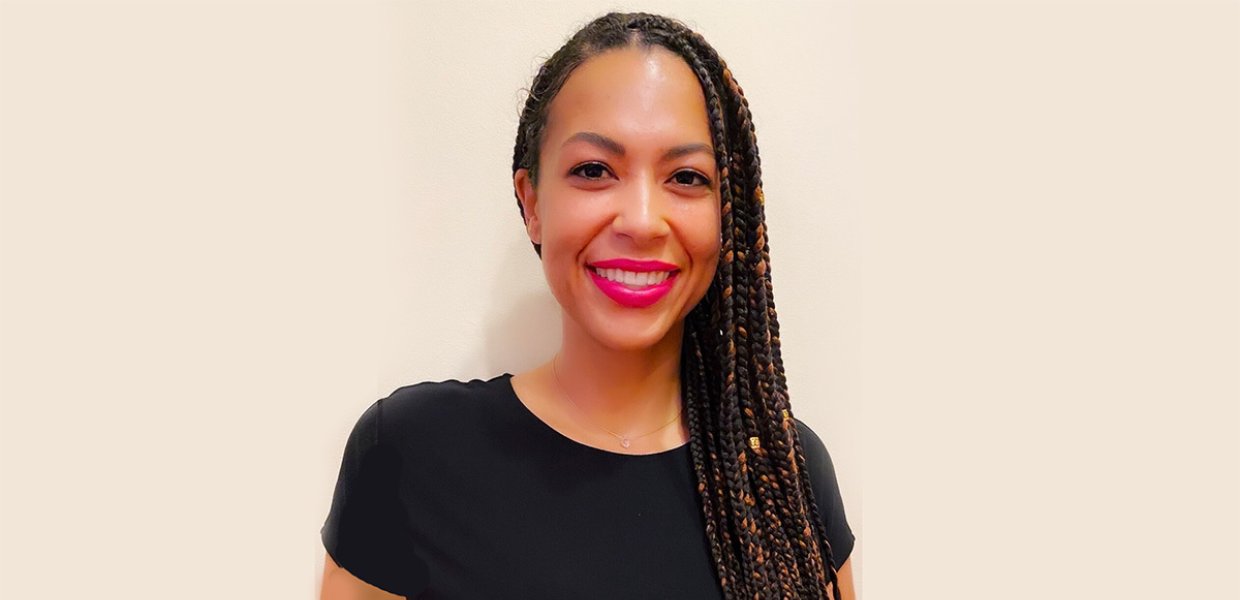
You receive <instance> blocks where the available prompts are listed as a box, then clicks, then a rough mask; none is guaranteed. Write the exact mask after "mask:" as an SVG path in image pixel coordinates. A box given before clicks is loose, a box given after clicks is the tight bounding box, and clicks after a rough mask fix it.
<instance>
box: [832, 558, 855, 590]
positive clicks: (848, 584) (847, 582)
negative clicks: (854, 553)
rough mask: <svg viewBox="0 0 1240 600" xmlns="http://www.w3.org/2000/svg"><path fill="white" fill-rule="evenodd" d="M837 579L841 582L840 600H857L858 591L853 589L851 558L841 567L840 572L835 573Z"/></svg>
mask: <svg viewBox="0 0 1240 600" xmlns="http://www.w3.org/2000/svg"><path fill="white" fill-rule="evenodd" d="M835 579H836V580H837V581H839V582H840V598H843V599H844V600H857V591H856V590H855V589H853V576H852V558H851V557H850V558H849V559H848V560H846V561H844V564H842V565H840V570H839V571H837V572H836V573H835Z"/></svg>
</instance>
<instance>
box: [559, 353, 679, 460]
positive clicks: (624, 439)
mask: <svg viewBox="0 0 1240 600" xmlns="http://www.w3.org/2000/svg"><path fill="white" fill-rule="evenodd" d="M559 357H560V355H559V354H558V353H557V354H556V355H555V357H553V358H552V359H551V372H552V374H554V375H555V383H556V385H557V386H559V388H560V391H561V392H563V393H564V397H565V398H568V401H569V402H571V403H572V405H573V407H575V408H576V409H577V410H579V411H581V413H582V414H586V411H585V410H584V409H582V408H581V405H580V404H577V401H576V400H573V397H572V396H570V395H569V393H568V390H566V389H564V384H563V383H562V382H561V381H560V373H559V371H558V370H557V369H556V366H555V365H556V359H558V358H559ZM683 412H684V409H683V408H682V409H681V410H680V411H677V412H676V415H675V416H673V417H672V420H671V421H668V422H666V423H664V424H663V425H662V426H660V427H659V428H658V429H655V430H653V431H647V432H646V433H643V434H641V435H634V436H627V435H620V434H618V433H616V432H614V431H612V430H610V429H607V428H606V427H603V426H602V425H599V424H597V423H594V425H595V426H596V427H598V428H599V429H602V430H603V431H606V432H607V433H610V434H611V435H612V436H614V437H615V438H616V439H618V440H620V445H621V446H623V447H625V448H628V447H629V446H630V445H631V444H632V443H633V440H636V439H640V438H644V437H646V436H648V435H651V434H654V433H658V432H660V431H663V430H664V429H666V428H667V426H668V425H671V424H672V423H675V422H676V421H677V420H678V419H680V415H681V414H682V413H683ZM587 416H588V415H587Z"/></svg>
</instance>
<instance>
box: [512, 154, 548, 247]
mask: <svg viewBox="0 0 1240 600" xmlns="http://www.w3.org/2000/svg"><path fill="white" fill-rule="evenodd" d="M512 187H513V188H515V189H516V191H517V199H518V200H519V201H520V202H521V210H522V212H523V213H524V214H525V230H526V232H527V233H529V236H530V241H531V242H534V243H535V244H541V243H542V221H541V220H540V219H539V218H538V192H537V190H536V189H535V188H534V182H533V181H532V180H531V179H530V172H529V169H517V172H516V173H513V175H512Z"/></svg>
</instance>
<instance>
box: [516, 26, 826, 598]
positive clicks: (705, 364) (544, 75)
mask: <svg viewBox="0 0 1240 600" xmlns="http://www.w3.org/2000/svg"><path fill="white" fill-rule="evenodd" d="M635 44H636V45H643V46H649V45H660V46H663V47H665V48H667V49H669V50H671V51H673V52H675V53H677V54H678V55H679V56H681V57H682V58H683V59H684V60H685V62H686V63H687V64H688V65H689V67H690V68H691V69H692V71H693V72H694V74H695V76H696V77H697V78H698V81H699V83H700V84H701V86H702V91H703V95H704V96H705V98H706V112H707V116H708V120H709V125H710V131H711V136H712V142H713V144H714V149H715V155H716V156H715V158H716V162H717V164H718V167H719V192H720V213H721V217H720V232H721V237H722V244H721V248H720V258H719V263H718V268H717V272H716V276H715V280H714V281H713V282H712V283H711V286H710V289H709V290H708V291H707V293H706V296H705V297H704V298H703V299H702V301H701V302H699V304H698V305H697V306H695V307H694V309H693V310H692V311H691V312H690V314H689V316H688V317H687V318H686V319H685V322H684V329H685V331H684V337H683V339H684V341H683V346H682V349H681V392H682V397H683V398H684V399H685V408H686V420H687V426H688V428H689V433H690V441H689V445H690V451H691V456H692V461H693V471H694V475H695V477H696V479H697V482H698V487H697V491H698V495H699V498H700V500H701V502H702V515H703V517H704V522H705V537H706V540H707V542H708V544H709V546H710V551H711V557H712V559H713V560H714V563H715V569H716V575H717V576H718V580H719V584H720V586H721V589H722V591H723V593H724V596H725V597H726V598H755V599H761V598H823V597H827V594H828V590H830V597H833V598H834V599H835V600H839V598H840V590H839V589H838V588H839V586H838V580H837V576H836V571H835V567H834V564H833V562H832V554H831V547H830V543H829V542H828V540H827V537H826V531H825V528H824V527H823V524H822V520H821V517H820V514H819V511H818V508H817V505H816V503H815V499H814V495H813V489H812V487H811V485H810V481H809V473H808V469H807V468H806V463H805V455H804V450H803V448H802V446H801V443H800V440H799V436H798V434H797V429H796V427H795V426H794V421H793V419H792V417H791V407H790V405H789V402H788V393H787V379H786V377H785V374H784V365H783V359H782V356H781V354H780V340H779V322H778V318H777V315H776V312H775V302H774V294H773V286H772V280H771V269H770V245H769V242H768V241H767V236H766V216H765V211H764V208H763V207H764V203H765V199H764V197H763V194H762V174H761V163H760V160H759V157H758V147H757V137H756V133H755V129H754V125H753V120H752V116H751V114H750V112H749V103H748V100H746V98H745V96H744V93H743V90H742V89H741V87H740V85H739V84H738V83H737V82H736V80H735V78H734V77H733V76H732V73H731V71H730V70H729V69H728V68H727V65H726V64H725V63H724V61H723V60H722V59H721V58H720V57H719V55H718V54H717V53H716V52H715V51H714V49H713V48H711V46H710V45H709V44H708V43H707V42H706V40H705V39H703V38H702V36H701V35H699V34H697V33H695V32H693V31H691V30H689V29H688V28H686V27H685V26H684V25H683V24H681V23H680V22H678V21H675V20H672V19H668V18H665V17H661V16H658V15H651V14H646V13H633V14H621V13H610V14H607V15H604V16H603V17H600V18H598V19H595V20H594V21H592V22H591V23H590V24H588V25H586V26H585V27H583V28H582V29H581V30H580V31H578V32H577V33H576V34H574V36H573V37H572V38H570V39H569V41H568V42H566V43H565V45H564V46H563V47H561V48H560V49H559V50H558V51H557V52H556V53H555V54H554V55H552V57H551V58H549V59H547V61H546V63H544V65H543V66H542V68H541V69H540V70H539V72H538V75H537V77H536V78H535V80H534V83H533V84H532V85H531V88H530V94H529V97H528V98H527V100H526V103H525V106H524V109H523V110H522V113H521V120H520V125H519V127H518V131H517V140H516V144H515V147H514V151H513V172H514V173H516V171H517V170H518V169H522V168H524V169H528V170H529V172H530V178H531V180H535V181H536V178H537V173H538V172H537V167H538V152H539V149H540V147H541V141H542V140H541V138H542V130H543V127H544V126H545V123H546V119H547V114H548V111H549V107H550V103H551V100H552V98H553V97H554V96H555V94H556V93H557V92H558V91H559V89H560V87H562V86H563V84H564V82H565V81H566V80H567V78H568V76H569V74H570V73H571V72H572V70H573V69H574V68H576V67H577V66H578V65H580V64H581V63H582V62H584V61H585V60H587V59H589V58H590V57H591V56H594V55H597V54H599V53H601V52H604V51H606V50H608V49H612V48H621V47H625V46H630V45H635ZM518 209H519V210H521V211H522V217H523V218H524V216H525V215H524V208H523V206H522V205H521V203H520V202H519V198H518ZM534 249H535V251H536V252H537V253H538V254H539V256H540V257H541V255H542V252H541V247H540V246H539V245H538V244H534Z"/></svg>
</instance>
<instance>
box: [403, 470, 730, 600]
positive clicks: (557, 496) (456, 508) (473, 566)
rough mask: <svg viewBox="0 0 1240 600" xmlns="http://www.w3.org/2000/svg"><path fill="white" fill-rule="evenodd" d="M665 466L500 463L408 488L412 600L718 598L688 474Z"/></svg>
mask: <svg viewBox="0 0 1240 600" xmlns="http://www.w3.org/2000/svg"><path fill="white" fill-rule="evenodd" d="M663 458H664V459H663V460H659V459H652V460H649V461H616V462H608V461H601V462H595V461H591V460H583V461H572V460H564V461H559V462H556V463H554V464H551V465H545V464H539V463H532V462H525V461H520V460H502V461H496V464H495V465H493V467H494V468H492V469H485V470H484V471H483V472H479V471H478V470H477V469H474V471H473V472H464V471H459V470H453V471H451V472H446V473H441V474H439V475H438V476H437V477H435V478H433V480H431V479H428V480H424V481H421V482H420V485H418V484H419V482H417V481H414V482H412V483H411V485H409V486H408V487H407V488H406V489H405V491H404V494H405V498H406V499H407V500H408V501H407V502H406V506H407V509H408V516H409V523H410V526H411V529H412V531H413V534H414V536H413V537H414V538H415V539H416V540H417V545H418V547H417V548H416V550H417V552H418V554H419V555H420V556H421V557H422V558H423V560H424V561H425V563H426V565H427V570H428V574H429V579H428V586H427V590H426V592H425V593H424V595H423V596H420V597H425V598H540V599H548V600H551V599H556V598H573V599H578V598H598V599H606V598H625V599H626V600H631V599H634V598H669V597H674V598H686V599H695V598H703V599H706V598H709V599H715V598H721V597H722V594H721V593H720V591H719V585H718V582H717V580H716V577H715V572H714V565H713V562H712V559H711V554H710V549H709V545H708V542H707V539H706V534H705V526H704V522H703V517H702V510H701V506H700V504H699V501H698V498H697V495H696V492H695V490H694V483H693V477H692V472H691V469H690V467H689V466H688V464H687V463H686V462H683V461H674V460H667V459H668V458H669V457H663ZM432 481H433V482H434V483H432Z"/></svg>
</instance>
